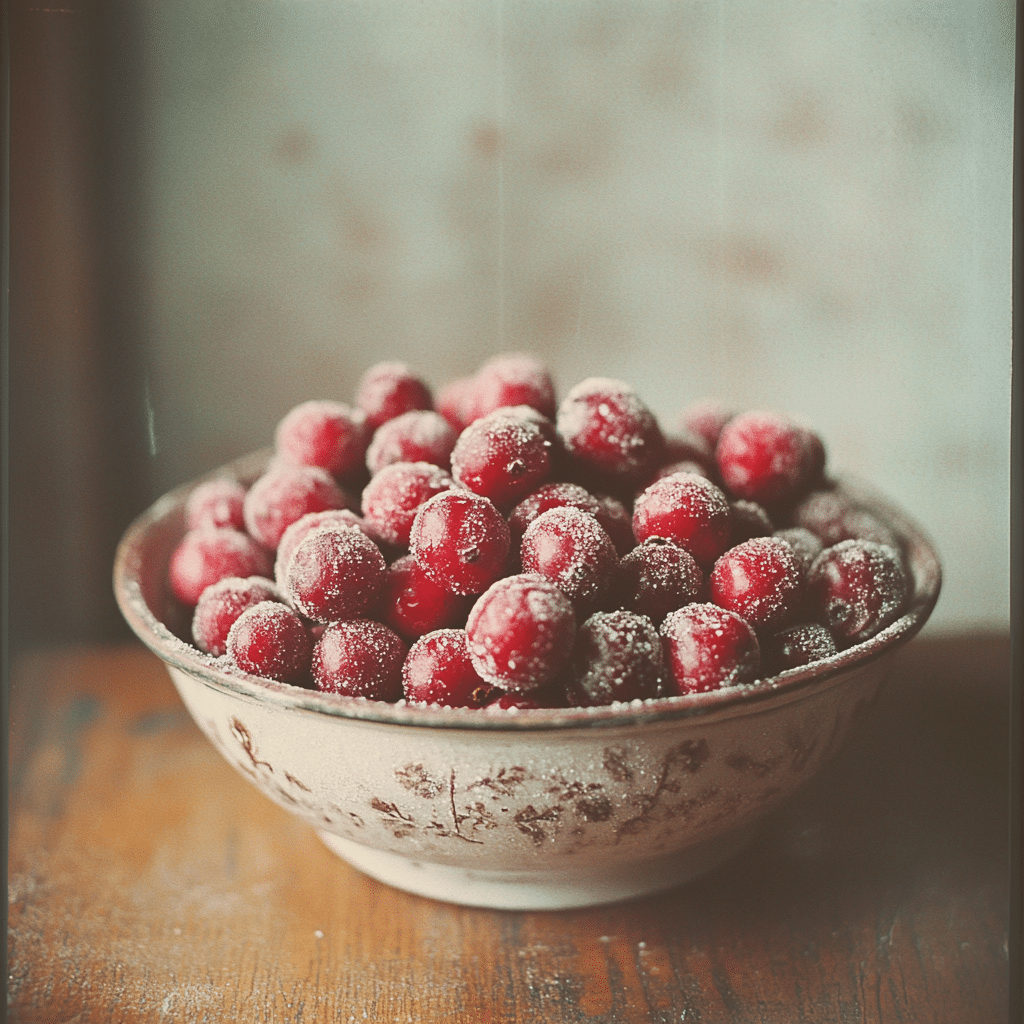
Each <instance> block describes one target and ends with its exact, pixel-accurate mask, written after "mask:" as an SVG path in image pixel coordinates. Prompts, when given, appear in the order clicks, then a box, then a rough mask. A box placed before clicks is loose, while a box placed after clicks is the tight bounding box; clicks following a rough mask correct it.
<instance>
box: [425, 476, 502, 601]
mask: <svg viewBox="0 0 1024 1024" xmlns="http://www.w3.org/2000/svg"><path fill="white" fill-rule="evenodd" d="M409 549H410V551H411V552H412V554H413V556H414V557H415V558H416V561H417V562H418V563H419V565H420V566H421V568H422V569H423V571H424V572H425V573H426V574H427V575H428V576H429V577H430V578H431V579H433V580H434V581H435V582H436V583H438V584H440V585H441V586H442V587H444V588H445V589H446V590H450V591H451V592H452V593H453V594H480V593H483V591H484V590H486V589H487V588H488V587H489V586H490V585H491V584H492V583H493V582H494V581H495V580H496V579H498V578H499V577H500V576H501V575H502V573H503V572H504V571H505V567H506V563H507V560H508V553H509V531H508V524H507V523H506V522H505V520H504V519H503V518H502V516H501V513H500V512H499V511H498V510H497V509H496V508H495V507H494V505H493V504H492V503H491V502H490V501H488V500H487V499H486V498H484V497H482V496H481V495H479V494H474V493H473V492H472V491H463V490H450V491H442V492H441V493H440V494H435V495H434V497H432V498H431V499H430V500H429V501H427V502H425V503H424V504H423V505H422V506H421V507H420V509H419V511H418V512H417V513H416V518H415V519H414V520H413V524H412V529H411V530H410V532H409Z"/></svg>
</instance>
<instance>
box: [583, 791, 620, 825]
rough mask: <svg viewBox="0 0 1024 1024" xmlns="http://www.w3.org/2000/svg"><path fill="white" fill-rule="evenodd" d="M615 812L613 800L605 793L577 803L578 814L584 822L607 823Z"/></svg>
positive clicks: (588, 797) (587, 797) (585, 798)
mask: <svg viewBox="0 0 1024 1024" xmlns="http://www.w3.org/2000/svg"><path fill="white" fill-rule="evenodd" d="M613 810H614V808H613V807H612V802H611V800H609V799H608V797H607V796H605V794H604V793H596V794H594V795H593V796H585V797H582V798H581V799H580V800H577V801H576V813H577V814H578V815H579V816H580V817H581V818H582V819H583V820H584V821H607V820H608V819H609V818H610V817H611V816H612V812H613Z"/></svg>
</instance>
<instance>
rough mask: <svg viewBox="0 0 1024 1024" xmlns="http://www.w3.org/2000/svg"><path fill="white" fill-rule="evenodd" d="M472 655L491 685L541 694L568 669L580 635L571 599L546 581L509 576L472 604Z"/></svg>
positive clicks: (468, 628) (468, 630)
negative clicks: (577, 630)
mask: <svg viewBox="0 0 1024 1024" xmlns="http://www.w3.org/2000/svg"><path fill="white" fill-rule="evenodd" d="M466 634H467V636H468V638H469V653H470V657H471V658H472V659H473V665H474V666H475V668H476V670H477V672H479V673H480V675H481V676H482V677H483V678H484V679H486V680H487V681H488V682H489V683H493V684H494V685H495V686H500V687H501V688H502V689H504V690H511V691H513V692H516V693H520V692H530V691H532V690H536V689H539V688H540V687H542V686H544V685H545V684H546V683H550V682H551V681H552V680H554V679H555V678H556V677H557V676H558V674H559V673H560V672H561V670H562V669H563V668H564V667H565V666H566V665H567V663H568V661H569V656H570V654H571V652H572V644H573V639H574V638H575V635H576V616H575V614H574V613H573V608H572V604H571V602H570V601H569V599H568V598H567V597H566V596H565V594H563V593H562V591H561V590H559V588H558V587H556V586H555V585H554V584H553V583H551V582H550V581H549V580H546V579H544V577H543V576H534V575H530V574H523V575H518V576H506V577H505V578H504V579H501V580H498V581H497V582H496V583H494V584H493V585H492V586H491V587H489V588H488V589H487V590H486V591H485V592H484V593H483V594H481V595H480V597H479V598H478V599H477V601H476V603H475V604H474V605H473V609H472V611H470V613H469V620H468V621H467V623H466Z"/></svg>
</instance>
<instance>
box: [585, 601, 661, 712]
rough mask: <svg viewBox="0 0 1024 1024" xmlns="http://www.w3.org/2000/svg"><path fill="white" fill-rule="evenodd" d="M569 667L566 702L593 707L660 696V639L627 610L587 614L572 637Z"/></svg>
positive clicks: (642, 618)
mask: <svg viewBox="0 0 1024 1024" xmlns="http://www.w3.org/2000/svg"><path fill="white" fill-rule="evenodd" d="M571 665H572V678H571V682H570V683H569V685H568V687H567V696H568V698H569V703H570V704H575V705H578V706H580V707H595V706H598V705H602V704H612V703H615V702H616V701H623V702H625V701H631V700H650V699H652V698H654V697H659V696H661V694H662V689H663V685H664V674H665V667H664V660H663V657H662V651H661V639H660V638H659V636H658V631H657V629H655V628H654V625H653V624H652V622H651V620H650V619H649V618H647V617H646V616H645V615H637V614H636V613H634V612H630V611H613V612H596V613H595V614H593V615H591V616H590V618H589V619H587V621H586V622H584V623H583V625H582V626H580V628H579V630H578V632H577V633H576V641H575V643H574V644H573V651H572V661H571Z"/></svg>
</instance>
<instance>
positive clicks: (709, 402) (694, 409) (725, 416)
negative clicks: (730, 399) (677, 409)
mask: <svg viewBox="0 0 1024 1024" xmlns="http://www.w3.org/2000/svg"><path fill="white" fill-rule="evenodd" d="M735 415H736V412H735V410H734V409H733V408H732V406H730V405H726V403H725V402H720V401H718V400H717V399H714V398H702V399H700V400H698V401H696V402H691V403H690V404H689V405H688V406H687V407H686V408H685V409H684V410H683V413H682V415H681V416H680V417H679V424H680V426H681V427H682V428H683V429H684V430H687V431H689V432H690V433H692V434H696V436H697V437H699V438H700V439H701V440H702V441H703V442H704V444H706V445H707V446H708V449H709V450H710V451H712V452H713V451H714V450H715V448H716V446H717V445H718V438H719V437H720V436H721V434H722V428H723V427H724V426H725V425H726V423H728V422H729V420H731V419H732V418H733V416H735Z"/></svg>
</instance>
